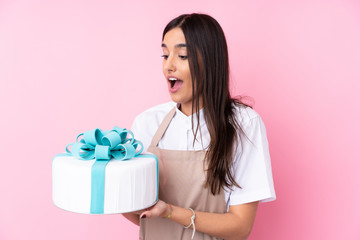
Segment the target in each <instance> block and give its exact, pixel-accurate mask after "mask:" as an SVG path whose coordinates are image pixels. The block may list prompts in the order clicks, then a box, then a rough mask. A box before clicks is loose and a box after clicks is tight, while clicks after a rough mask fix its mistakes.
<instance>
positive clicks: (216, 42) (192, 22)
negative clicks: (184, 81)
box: [162, 13, 246, 195]
mask: <svg viewBox="0 0 360 240" xmlns="http://www.w3.org/2000/svg"><path fill="white" fill-rule="evenodd" d="M176 27H179V28H180V29H182V31H183V33H184V36H185V39H186V46H187V56H188V60H189V66H190V72H191V77H192V89H193V92H192V96H193V101H192V112H193V113H194V112H199V97H200V96H202V98H203V103H204V118H205V121H206V124H207V128H208V130H209V133H210V144H209V146H208V151H207V152H206V157H205V159H206V161H205V164H206V171H207V174H206V186H207V187H210V190H211V193H212V194H214V195H215V194H217V193H219V192H220V190H221V188H224V187H228V188H231V187H232V186H234V185H235V186H237V187H240V186H239V185H238V184H237V183H236V181H235V180H234V177H233V175H232V173H231V167H232V163H233V157H234V152H235V148H236V146H237V145H238V144H237V143H239V142H238V140H240V141H241V138H242V137H241V136H244V135H245V134H244V131H243V130H242V129H241V126H240V125H239V122H238V120H237V117H236V115H237V113H236V111H238V110H236V107H239V106H240V107H242V106H246V105H245V104H244V103H242V102H241V99H240V98H239V99H236V98H231V96H230V92H229V60H228V50H227V44H226V39H225V35H224V32H223V30H222V28H221V27H220V25H219V23H218V22H217V21H216V20H215V19H214V18H212V17H211V16H209V15H206V14H198V13H193V14H183V15H180V16H179V17H177V18H175V19H173V20H172V21H171V22H169V23H168V24H167V26H166V27H165V29H164V32H163V38H162V39H164V37H165V34H166V33H167V32H168V31H170V30H171V29H173V28H176ZM194 110H195V111H194ZM197 121H199V114H197ZM193 126H194V125H193ZM198 130H199V124H197V127H196V130H195V131H194V127H193V132H194V134H195V135H196V134H197V132H198ZM200 134H201V132H200ZM194 141H195V140H194ZM234 146H235V148H234Z"/></svg>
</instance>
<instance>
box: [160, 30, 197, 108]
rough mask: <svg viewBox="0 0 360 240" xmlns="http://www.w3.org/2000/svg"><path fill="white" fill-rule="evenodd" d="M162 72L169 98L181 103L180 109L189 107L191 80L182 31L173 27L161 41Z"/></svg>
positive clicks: (190, 101)
mask: <svg viewBox="0 0 360 240" xmlns="http://www.w3.org/2000/svg"><path fill="white" fill-rule="evenodd" d="M162 50H163V58H164V59H163V72H164V76H165V78H166V80H167V83H168V89H169V93H170V96H171V99H172V100H173V101H174V102H176V103H180V104H181V109H184V108H187V109H189V107H190V109H191V106H192V104H191V103H192V80H191V74H190V67H189V61H188V58H187V52H186V42H185V36H184V33H183V31H182V30H181V29H180V28H173V29H172V30H170V31H168V32H167V33H166V34H165V36H164V40H163V42H162Z"/></svg>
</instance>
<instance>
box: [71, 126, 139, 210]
mask: <svg viewBox="0 0 360 240" xmlns="http://www.w3.org/2000/svg"><path fill="white" fill-rule="evenodd" d="M128 135H130V136H131V137H129V138H128ZM81 136H83V138H82V139H81V140H80V141H79V138H80V137H81ZM70 146H71V150H69V147H70ZM139 146H140V149H139V150H137V148H138V147H139ZM143 148H144V147H143V145H142V143H141V142H140V141H137V140H135V138H134V134H133V133H132V132H131V131H130V130H126V129H125V128H119V127H114V128H113V129H112V130H110V131H107V130H100V129H98V128H96V129H94V130H90V131H86V132H84V133H81V134H79V135H78V136H77V138H76V143H70V144H68V145H67V146H66V152H67V153H68V154H71V155H73V156H74V157H76V158H78V159H80V160H92V159H95V160H96V161H95V163H94V164H93V165H92V167H91V203H90V213H98V214H101V213H104V193H105V167H106V165H107V163H108V162H109V161H110V160H111V159H112V158H115V159H116V160H122V161H123V160H128V159H131V158H133V157H136V156H138V155H139V154H140V153H141V152H142V151H143Z"/></svg>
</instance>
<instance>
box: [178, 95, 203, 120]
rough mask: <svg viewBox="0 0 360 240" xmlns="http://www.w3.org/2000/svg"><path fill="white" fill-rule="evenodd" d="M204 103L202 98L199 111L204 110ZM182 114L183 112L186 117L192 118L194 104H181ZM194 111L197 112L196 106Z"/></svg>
mask: <svg viewBox="0 0 360 240" xmlns="http://www.w3.org/2000/svg"><path fill="white" fill-rule="evenodd" d="M203 106H204V105H203V101H202V98H200V99H199V110H200V109H202V108H203ZM179 110H180V111H181V112H183V113H184V114H185V115H186V116H190V115H192V114H194V112H193V111H192V110H193V109H192V102H190V103H181V104H180V109H179ZM194 111H196V109H195V106H194Z"/></svg>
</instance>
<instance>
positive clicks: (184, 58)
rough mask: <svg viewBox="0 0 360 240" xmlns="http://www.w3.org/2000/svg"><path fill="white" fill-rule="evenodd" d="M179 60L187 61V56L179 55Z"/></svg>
mask: <svg viewBox="0 0 360 240" xmlns="http://www.w3.org/2000/svg"><path fill="white" fill-rule="evenodd" d="M179 58H181V59H182V60H186V59H187V56H184V55H179Z"/></svg>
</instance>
